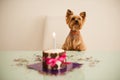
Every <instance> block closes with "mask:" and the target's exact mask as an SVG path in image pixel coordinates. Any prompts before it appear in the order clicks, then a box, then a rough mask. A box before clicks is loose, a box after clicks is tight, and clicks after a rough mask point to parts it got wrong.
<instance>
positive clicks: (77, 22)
mask: <svg viewBox="0 0 120 80" xmlns="http://www.w3.org/2000/svg"><path fill="white" fill-rule="evenodd" d="M85 18H86V12H81V13H80V14H79V15H74V14H73V12H72V11H71V10H70V9H68V10H67V12H66V23H67V24H68V26H69V28H70V32H69V35H68V36H67V38H66V40H65V43H64V44H63V46H62V49H64V50H75V51H85V50H86V47H85V44H84V42H83V39H82V36H81V34H80V30H81V29H82V26H83V24H84V22H85Z"/></svg>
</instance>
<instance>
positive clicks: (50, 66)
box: [42, 49, 66, 70]
mask: <svg viewBox="0 0 120 80" xmlns="http://www.w3.org/2000/svg"><path fill="white" fill-rule="evenodd" d="M42 59H43V60H42V61H43V62H42V63H43V69H44V70H59V69H63V68H65V66H66V65H65V64H64V63H65V61H66V52H65V51H64V50H62V49H51V50H46V51H43V58H42Z"/></svg>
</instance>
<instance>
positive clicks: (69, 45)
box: [62, 36, 72, 50]
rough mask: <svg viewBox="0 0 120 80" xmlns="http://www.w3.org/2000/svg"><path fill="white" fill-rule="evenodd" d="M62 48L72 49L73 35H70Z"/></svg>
mask: <svg viewBox="0 0 120 80" xmlns="http://www.w3.org/2000/svg"><path fill="white" fill-rule="evenodd" d="M62 49H64V50H71V49H72V40H71V37H70V36H68V37H67V38H66V40H65V43H64V44H63V46H62Z"/></svg>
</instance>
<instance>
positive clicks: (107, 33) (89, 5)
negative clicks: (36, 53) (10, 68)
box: [0, 0, 120, 50]
mask: <svg viewBox="0 0 120 80" xmlns="http://www.w3.org/2000/svg"><path fill="white" fill-rule="evenodd" d="M68 8H69V9H71V10H73V11H74V12H75V13H77V14H79V13H80V12H81V11H86V12H87V19H86V22H85V25H84V27H83V29H82V35H83V38H84V41H85V43H86V46H87V48H88V50H119V49H120V33H119V30H120V0H0V50H40V49H43V42H44V40H43V37H44V31H45V30H44V28H45V25H46V24H45V21H46V16H53V17H54V16H65V13H66V10H67V9H68ZM56 19H57V18H56ZM55 21H56V20H55ZM64 21H65V19H64V18H63V20H62V22H63V23H64ZM54 25H55V26H56V27H58V30H60V26H59V25H58V24H54ZM63 25H65V24H63ZM65 27H67V25H66V26H65ZM51 28H53V29H54V27H51ZM67 29H68V28H67ZM68 31H69V29H68ZM51 34H52V33H51ZM65 34H66V36H67V32H66V33H65ZM57 39H61V40H62V41H64V38H63V37H62V36H60V37H57ZM48 42H49V40H48Z"/></svg>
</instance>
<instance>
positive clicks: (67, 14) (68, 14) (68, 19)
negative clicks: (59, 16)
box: [66, 9, 73, 24]
mask: <svg viewBox="0 0 120 80" xmlns="http://www.w3.org/2000/svg"><path fill="white" fill-rule="evenodd" d="M71 15H73V12H72V11H71V10H70V9H68V10H67V13H66V23H67V24H68V23H69V21H70V16H71Z"/></svg>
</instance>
